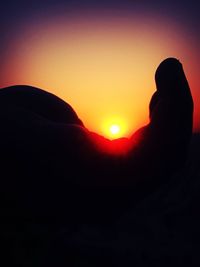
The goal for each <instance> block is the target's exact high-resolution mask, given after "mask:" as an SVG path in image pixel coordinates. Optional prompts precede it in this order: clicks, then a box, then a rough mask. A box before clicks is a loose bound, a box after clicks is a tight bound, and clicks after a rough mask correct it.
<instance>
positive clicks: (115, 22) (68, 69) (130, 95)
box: [0, 0, 200, 135]
mask: <svg viewBox="0 0 200 267" xmlns="http://www.w3.org/2000/svg"><path fill="white" fill-rule="evenodd" d="M0 10H1V17H0V33H1V42H0V59H1V61H0V62H1V63H0V64H1V65H0V86H1V87H4V86H8V85H11V84H16V83H23V84H24V83H26V84H30V85H34V86H38V87H42V88H44V89H46V90H48V91H51V92H53V93H55V94H56V95H58V96H60V97H62V98H63V99H65V100H66V101H68V102H69V103H70V104H71V105H72V106H73V107H74V108H75V109H76V111H77V112H78V114H79V116H80V117H81V118H82V119H83V121H84V122H85V124H86V126H87V127H88V128H90V129H91V130H94V131H97V132H99V133H102V134H104V135H106V129H107V127H108V126H109V124H112V123H119V124H121V125H123V127H122V128H123V131H124V132H122V134H124V135H128V134H130V133H131V132H133V131H134V130H135V129H136V128H137V127H140V126H142V125H143V124H144V123H147V122H148V102H149V100H150V97H151V94H152V93H153V91H154V89H155V85H154V72H155V69H156V67H157V65H158V64H159V62H160V61H161V60H162V59H164V58H165V57H168V56H174V57H177V58H179V59H180V61H181V62H182V63H183V65H184V69H185V71H186V74H187V77H188V80H189V83H190V86H191V89H192V94H193V97H194V101H195V119H194V122H195V127H194V129H195V130H200V87H199V70H200V63H199V62H200V53H199V43H200V19H199V12H200V2H199V1H175V0H174V1H147V0H145V1H126V0H125V1H116V0H115V1H109V0H107V1H103V0H101V1H94V0H93V1H83V0H82V1H74V0H73V1H59V0H57V1H37V0H35V1H1V9H0Z"/></svg>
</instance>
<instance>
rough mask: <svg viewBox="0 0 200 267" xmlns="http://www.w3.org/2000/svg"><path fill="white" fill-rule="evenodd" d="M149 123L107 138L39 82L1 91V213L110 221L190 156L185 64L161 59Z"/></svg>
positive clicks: (190, 105) (7, 217)
mask: <svg viewBox="0 0 200 267" xmlns="http://www.w3.org/2000/svg"><path fill="white" fill-rule="evenodd" d="M155 81H156V87H157V90H156V92H155V93H154V94H153V96H152V99H151V101H150V105H149V118H150V122H149V124H148V125H146V126H144V127H143V128H141V129H139V130H137V131H136V132H135V133H134V134H133V135H132V137H131V138H130V139H127V138H122V139H119V140H114V141H110V140H108V139H106V138H104V137H102V136H99V135H98V134H95V133H92V132H90V131H89V130H88V129H86V128H85V127H84V124H83V123H82V121H81V120H80V119H79V118H78V116H77V114H76V113H75V111H74V110H73V109H72V108H71V107H70V105H69V104H67V103H65V102H64V101H62V100H61V99H59V98H58V97H56V96H54V95H52V94H50V93H47V92H45V91H43V90H41V89H38V88H34V87H31V86H25V85H16V86H11V87H7V88H3V89H1V90H0V125H1V131H0V147H1V184H0V188H1V189H0V190H1V198H2V214H1V217H2V220H4V221H5V222H6V221H7V220H12V221H14V222H18V223H22V222H23V223H24V222H25V221H27V220H30V221H34V222H41V221H42V222H45V223H47V224H48V223H50V222H51V223H52V222H54V223H58V224H63V225H65V224H69V225H73V226H74V225H77V224H81V223H98V224H103V223H104V224H105V223H110V222H112V221H113V220H115V219H116V218H118V217H120V216H121V214H122V213H123V212H125V211H126V210H127V209H128V208H130V207H132V206H133V205H134V204H135V203H137V202H138V201H139V200H141V199H142V198H144V197H145V196H146V195H148V194H150V193H151V192H153V191H155V190H156V189H157V188H159V186H161V185H162V184H164V183H167V182H168V181H169V179H170V177H171V175H172V174H173V173H175V172H176V171H178V170H179V169H180V168H182V167H183V166H184V164H185V162H186V159H187V154H188V148H189V143H190V138H191V134H192V120H193V119H192V118H193V100H192V96H191V93H190V88H189V85H188V82H187V80H186V77H185V74H184V71H183V68H182V65H181V63H180V62H179V61H178V60H177V59H175V58H168V59H166V60H164V61H163V62H162V63H161V64H160V65H159V67H158V69H157V70H156V74H155Z"/></svg>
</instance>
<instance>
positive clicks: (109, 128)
mask: <svg viewBox="0 0 200 267" xmlns="http://www.w3.org/2000/svg"><path fill="white" fill-rule="evenodd" d="M127 129H128V122H127V121H126V120H125V119H123V118H120V117H118V118H116V117H114V116H113V117H110V118H107V120H105V121H104V122H103V123H102V133H103V135H104V136H105V137H107V138H109V139H116V138H120V137H123V136H125V134H126V133H127Z"/></svg>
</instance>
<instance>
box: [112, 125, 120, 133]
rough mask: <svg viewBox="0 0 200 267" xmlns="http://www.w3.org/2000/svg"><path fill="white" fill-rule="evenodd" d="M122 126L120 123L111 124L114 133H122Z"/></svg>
mask: <svg viewBox="0 0 200 267" xmlns="http://www.w3.org/2000/svg"><path fill="white" fill-rule="evenodd" d="M120 130H121V129H120V126H119V125H117V124H112V125H111V126H110V133H111V134H112V135H118V134H119V133H120Z"/></svg>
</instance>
